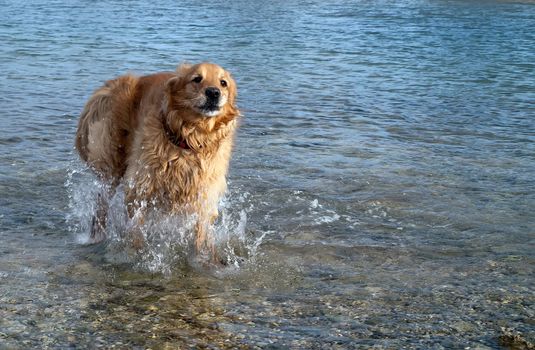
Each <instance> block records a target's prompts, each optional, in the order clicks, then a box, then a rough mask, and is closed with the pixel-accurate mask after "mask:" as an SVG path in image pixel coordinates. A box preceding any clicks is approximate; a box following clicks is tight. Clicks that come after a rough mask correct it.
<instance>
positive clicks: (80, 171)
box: [65, 163, 265, 275]
mask: <svg viewBox="0 0 535 350" xmlns="http://www.w3.org/2000/svg"><path fill="white" fill-rule="evenodd" d="M65 187H66V188H67V191H68V194H69V212H68V215H67V223H68V226H69V230H70V231H71V232H72V233H73V235H74V236H75V237H76V241H77V242H78V243H80V244H89V243H91V242H90V239H89V234H90V230H91V221H92V218H93V213H94V212H95V210H96V201H97V198H98V196H99V195H104V194H106V193H109V192H110V191H109V188H108V186H107V185H106V184H104V183H102V182H101V181H99V180H98V179H97V178H96V177H95V176H94V175H93V174H92V173H91V172H90V171H89V170H88V169H87V168H86V167H83V166H81V165H80V164H79V163H77V164H73V165H72V166H71V168H70V171H69V173H68V176H67V180H66V182H65ZM124 197H125V194H124V190H123V187H122V186H119V187H118V188H117V190H116V191H115V192H114V194H113V195H112V196H111V198H108V200H109V208H108V211H107V215H108V216H107V225H106V235H107V241H106V242H107V244H106V252H105V255H106V260H108V261H110V262H112V263H128V264H131V265H133V266H134V267H135V268H140V269H142V270H145V271H149V272H153V273H162V274H164V275H172V274H173V272H175V271H177V270H180V269H181V268H187V267H191V266H193V267H197V266H199V261H198V260H197V259H195V258H194V257H193V254H192V252H193V236H194V234H193V233H194V226H195V221H196V220H195V216H194V215H191V216H184V215H168V214H167V213H164V212H158V211H154V212H151V213H150V214H149V215H147V217H146V220H145V223H144V224H143V225H141V226H140V227H138V232H140V233H141V235H142V238H143V241H144V246H143V248H142V249H141V250H135V249H133V248H132V244H131V237H129V236H128V235H127V234H126V232H128V230H129V229H131V228H132V226H133V225H134V223H133V220H131V219H130V218H129V216H128V214H127V211H126V208H125V205H124ZM248 198H249V194H248V193H246V192H241V191H239V190H235V191H229V192H228V193H227V195H226V196H225V197H224V198H222V199H221V201H220V205H219V209H220V210H219V218H218V220H216V222H215V223H214V225H213V226H212V227H211V228H210V230H211V234H212V235H213V237H214V241H215V249H216V254H217V256H218V258H219V260H221V261H222V262H223V263H224V265H226V266H227V267H232V268H233V269H239V268H240V266H241V265H243V264H244V263H248V262H249V263H252V262H254V260H255V257H256V256H257V254H258V248H259V246H260V244H261V243H262V240H263V238H264V236H265V234H262V235H259V236H258V237H253V235H252V234H251V232H248V231H247V229H246V227H247V213H248V212H249V211H250V210H252V208H253V205H252V203H251V202H250V201H249V200H248Z"/></svg>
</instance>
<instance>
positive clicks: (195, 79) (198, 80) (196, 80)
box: [192, 75, 202, 83]
mask: <svg viewBox="0 0 535 350" xmlns="http://www.w3.org/2000/svg"><path fill="white" fill-rule="evenodd" d="M201 81H202V77H201V76H200V75H197V76H196V77H195V78H193V80H192V82H194V83H200V82H201Z"/></svg>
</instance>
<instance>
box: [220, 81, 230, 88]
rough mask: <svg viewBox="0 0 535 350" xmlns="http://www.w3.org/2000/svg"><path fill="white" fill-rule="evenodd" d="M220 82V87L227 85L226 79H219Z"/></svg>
mask: <svg viewBox="0 0 535 350" xmlns="http://www.w3.org/2000/svg"><path fill="white" fill-rule="evenodd" d="M220 83H221V86H222V87H227V85H228V83H227V81H226V80H221V81H220Z"/></svg>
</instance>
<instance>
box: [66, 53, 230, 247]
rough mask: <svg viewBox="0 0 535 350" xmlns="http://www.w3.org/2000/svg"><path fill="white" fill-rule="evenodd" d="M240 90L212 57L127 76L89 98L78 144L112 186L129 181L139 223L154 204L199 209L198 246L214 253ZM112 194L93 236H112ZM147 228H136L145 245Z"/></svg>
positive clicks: (102, 198) (131, 209)
mask: <svg viewBox="0 0 535 350" xmlns="http://www.w3.org/2000/svg"><path fill="white" fill-rule="evenodd" d="M236 93H237V92H236V83H235V82H234V80H233V78H232V77H231V75H230V74H229V73H228V72H227V71H225V70H224V69H223V68H221V67H220V66H218V65H215V64H212V63H200V64H196V65H187V64H182V65H180V66H179V67H178V68H177V70H176V71H175V72H164V73H157V74H153V75H147V76H142V77H136V76H133V75H124V76H120V77H118V78H116V79H113V80H110V81H108V82H106V83H105V85H104V86H102V87H101V88H99V89H98V90H96V91H95V92H94V94H93V95H92V96H91V97H90V99H89V101H88V102H87V103H86V105H85V108H84V110H83V111H82V113H81V116H80V121H79V124H78V131H77V134H76V149H77V150H78V152H79V154H80V156H81V158H82V159H83V160H84V161H85V162H86V163H87V164H88V165H89V167H90V168H91V169H93V170H94V171H95V172H96V173H97V174H98V176H99V177H100V178H101V180H102V181H104V182H105V183H107V184H108V187H109V189H110V192H113V191H114V190H115V188H116V187H117V185H119V184H121V183H122V184H124V188H125V201H126V203H125V204H126V206H127V210H128V213H129V216H130V218H132V219H133V220H134V227H135V226H136V225H137V226H139V225H141V224H143V222H144V218H145V215H146V213H147V212H148V211H149V210H151V209H158V210H163V211H164V212H166V213H169V214H183V215H194V216H195V217H196V225H195V234H194V245H195V251H196V253H197V254H199V253H203V254H204V253H205V252H208V253H211V254H212V257H214V256H215V255H214V240H213V237H211V235H210V234H209V226H210V225H211V224H212V223H213V221H214V219H215V218H216V217H217V215H218V211H217V206H218V202H219V199H220V197H221V195H222V194H223V193H224V192H225V190H226V174H227V170H228V166H229V161H230V156H231V151H232V145H233V138H234V134H235V131H236V127H237V118H238V116H239V115H240V112H239V110H238V109H237V107H236V104H235V102H236ZM108 195H109V194H108ZM107 197H108V196H107V195H104V194H103V195H99V199H98V203H97V210H96V213H95V215H94V216H93V221H92V228H91V235H90V237H91V240H92V241H93V242H98V241H101V240H103V239H105V238H106V234H105V230H106V212H107ZM139 232H140V231H139ZM139 232H138V234H137V235H136V234H135V233H132V232H131V235H133V236H134V237H133V238H132V239H133V241H134V245H135V246H137V247H138V248H140V247H141V246H142V245H143V237H142V236H141V235H140V233H139ZM136 242H137V243H136Z"/></svg>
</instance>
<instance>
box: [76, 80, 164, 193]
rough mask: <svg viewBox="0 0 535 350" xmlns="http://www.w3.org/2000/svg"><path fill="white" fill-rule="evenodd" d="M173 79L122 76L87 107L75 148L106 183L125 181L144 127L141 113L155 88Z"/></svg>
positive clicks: (96, 92) (107, 84) (101, 90)
mask: <svg viewBox="0 0 535 350" xmlns="http://www.w3.org/2000/svg"><path fill="white" fill-rule="evenodd" d="M169 76H170V74H169V73H159V74H154V75H149V76H144V77H141V78H138V77H134V76H132V75H125V76H121V77H119V78H116V79H113V80H110V81H107V82H106V84H105V85H104V86H102V87H101V88H99V89H98V90H97V91H95V92H94V93H93V95H92V96H91V98H90V99H89V101H88V102H87V103H86V105H85V107H84V110H83V111H82V113H81V115H80V121H79V124H78V132H77V134H76V142H75V145H76V149H77V150H78V153H80V156H81V158H82V159H83V160H84V161H85V162H86V163H87V164H88V165H89V166H90V167H91V168H92V169H93V170H94V171H95V172H96V173H97V174H98V175H99V176H101V177H102V178H103V180H107V181H111V182H115V183H116V182H117V181H118V180H119V179H120V178H122V177H123V175H124V173H125V171H126V168H127V161H128V157H129V155H130V151H131V147H132V141H133V137H134V132H135V130H136V129H137V128H138V125H139V123H140V120H138V113H137V112H138V109H139V107H140V104H141V101H142V99H143V98H147V97H148V96H150V95H151V94H150V93H149V92H150V90H151V88H153V87H155V86H159V85H161V84H163V82H164V81H165V80H167V79H168V78H169ZM153 90H156V91H157V92H159V91H160V90H161V89H153ZM157 92H156V93H157Z"/></svg>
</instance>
